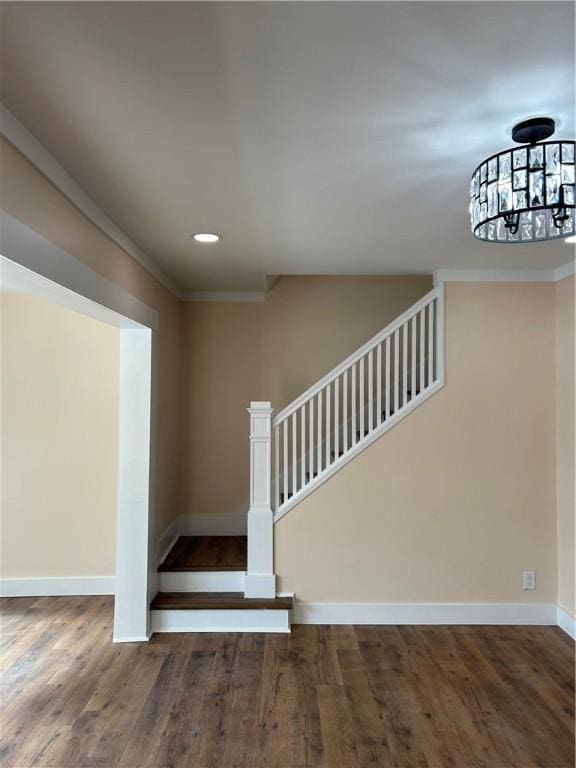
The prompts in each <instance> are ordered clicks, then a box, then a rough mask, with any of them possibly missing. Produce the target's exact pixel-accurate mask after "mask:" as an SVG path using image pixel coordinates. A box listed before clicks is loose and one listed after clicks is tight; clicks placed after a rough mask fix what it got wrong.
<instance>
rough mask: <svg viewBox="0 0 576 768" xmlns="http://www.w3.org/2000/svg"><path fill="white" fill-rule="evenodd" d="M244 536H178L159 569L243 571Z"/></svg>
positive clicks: (246, 541)
mask: <svg viewBox="0 0 576 768" xmlns="http://www.w3.org/2000/svg"><path fill="white" fill-rule="evenodd" d="M247 562H248V540H247V537H246V536H180V537H179V538H178V540H177V541H176V543H175V544H174V546H173V547H172V549H171V550H170V552H168V554H167V555H166V557H165V558H164V562H163V563H162V564H161V565H160V566H159V567H158V570H159V571H245V570H246V565H247Z"/></svg>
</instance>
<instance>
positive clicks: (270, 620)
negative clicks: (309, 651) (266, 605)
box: [150, 609, 290, 632]
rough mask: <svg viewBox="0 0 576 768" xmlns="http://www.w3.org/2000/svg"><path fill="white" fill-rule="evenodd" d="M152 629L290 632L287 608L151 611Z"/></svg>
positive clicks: (160, 630)
mask: <svg viewBox="0 0 576 768" xmlns="http://www.w3.org/2000/svg"><path fill="white" fill-rule="evenodd" d="M150 616H151V626H152V632H290V611H288V610H275V609H268V610H250V609H248V610H238V609H230V610H206V611H204V610H202V611H186V610H184V611H170V610H168V611H150Z"/></svg>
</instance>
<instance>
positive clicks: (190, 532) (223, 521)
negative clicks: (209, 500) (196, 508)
mask: <svg viewBox="0 0 576 768" xmlns="http://www.w3.org/2000/svg"><path fill="white" fill-rule="evenodd" d="M178 519H179V520H180V523H179V526H180V536H246V531H247V520H248V506H246V508H245V509H241V510H238V511H235V512H223V513H221V514H218V515H180V517H179V518H178Z"/></svg>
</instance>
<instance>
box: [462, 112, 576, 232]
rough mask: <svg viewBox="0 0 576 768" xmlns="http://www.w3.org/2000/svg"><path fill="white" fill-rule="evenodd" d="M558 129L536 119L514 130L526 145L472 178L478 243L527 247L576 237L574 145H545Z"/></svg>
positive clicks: (488, 163)
mask: <svg viewBox="0 0 576 768" xmlns="http://www.w3.org/2000/svg"><path fill="white" fill-rule="evenodd" d="M555 127H556V125H555V123H554V120H552V118H550V117H535V118H532V119H530V120H524V121H523V122H521V123H518V124H517V125H515V126H514V128H513V129H512V138H513V139H514V141H516V142H518V143H519V144H522V145H524V146H521V147H519V148H512V149H507V150H504V151H503V152H499V153H498V154H496V155H493V156H492V157H489V158H488V159H487V160H485V161H484V162H483V163H481V164H480V165H479V166H478V168H476V170H475V171H474V174H473V175H472V181H471V183H470V219H471V223H472V232H473V233H474V235H475V237H477V238H478V239H479V240H485V241H487V242H490V243H492V242H494V243H526V242H537V241H541V240H554V239H556V238H559V237H564V238H565V237H566V235H571V234H572V233H573V232H574V231H575V228H574V221H575V211H574V199H575V191H574V181H575V179H574V175H575V172H574V155H575V148H576V142H574V141H545V139H548V138H549V137H550V136H552V134H553V133H554V129H555Z"/></svg>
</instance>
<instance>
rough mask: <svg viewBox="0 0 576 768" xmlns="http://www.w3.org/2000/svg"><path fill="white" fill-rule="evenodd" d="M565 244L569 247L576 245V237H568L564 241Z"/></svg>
mask: <svg viewBox="0 0 576 768" xmlns="http://www.w3.org/2000/svg"><path fill="white" fill-rule="evenodd" d="M564 242H565V243H568V245H576V235H571V236H570V237H567V238H566V239H565V240H564Z"/></svg>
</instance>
